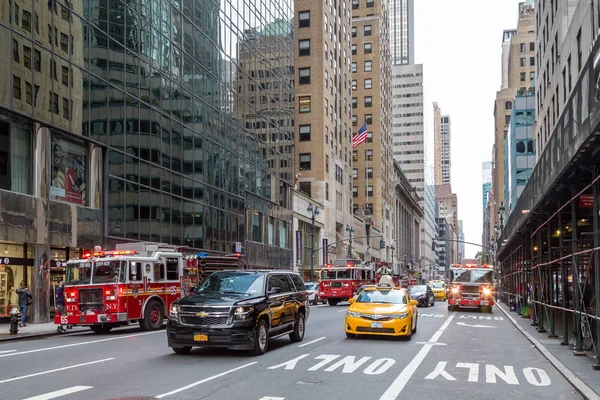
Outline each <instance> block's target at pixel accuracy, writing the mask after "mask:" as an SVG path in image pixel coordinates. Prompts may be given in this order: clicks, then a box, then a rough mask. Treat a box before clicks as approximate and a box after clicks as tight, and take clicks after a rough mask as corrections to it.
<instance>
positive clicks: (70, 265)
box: [65, 261, 92, 285]
mask: <svg viewBox="0 0 600 400" xmlns="http://www.w3.org/2000/svg"><path fill="white" fill-rule="evenodd" d="M91 278H92V263H91V262H81V261H76V262H67V277H66V279H65V285H81V284H89V283H91Z"/></svg>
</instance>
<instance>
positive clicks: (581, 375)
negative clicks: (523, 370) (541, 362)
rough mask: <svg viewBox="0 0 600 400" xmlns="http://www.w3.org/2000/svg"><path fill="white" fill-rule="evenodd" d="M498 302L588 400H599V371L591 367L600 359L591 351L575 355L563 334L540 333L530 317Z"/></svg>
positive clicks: (501, 308)
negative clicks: (556, 336)
mask: <svg viewBox="0 0 600 400" xmlns="http://www.w3.org/2000/svg"><path fill="white" fill-rule="evenodd" d="M495 305H496V306H497V307H498V308H499V309H500V310H501V311H502V312H503V313H504V314H505V315H506V316H507V317H508V319H509V320H510V321H511V322H512V323H513V324H514V325H515V326H516V327H517V329H519V330H520V331H521V333H523V335H525V337H527V339H528V340H529V341H530V342H531V343H532V344H533V345H534V346H535V347H536V348H537V349H538V350H539V351H540V352H541V353H542V355H543V356H544V357H546V359H548V361H550V363H551V364H552V365H554V367H555V368H556V369H557V370H558V372H560V373H561V374H562V375H563V376H564V377H565V378H566V379H567V380H568V381H569V382H570V383H571V384H572V385H573V386H574V387H575V388H576V389H577V391H578V392H579V393H580V394H581V395H582V396H583V397H584V398H585V399H586V400H592V399H593V400H596V399H598V400H600V379H599V378H600V371H595V370H594V369H593V368H592V365H594V364H595V363H597V360H595V359H593V358H592V356H591V355H588V356H574V355H573V349H571V348H570V346H563V345H561V341H562V338H561V337H558V338H549V337H548V334H549V333H548V332H546V333H540V332H538V331H537V330H536V327H535V326H531V321H532V320H531V319H529V318H522V317H521V316H519V315H518V314H517V313H516V312H510V311H509V308H508V307H507V306H506V304H504V303H496V304H495ZM588 354H589V353H588Z"/></svg>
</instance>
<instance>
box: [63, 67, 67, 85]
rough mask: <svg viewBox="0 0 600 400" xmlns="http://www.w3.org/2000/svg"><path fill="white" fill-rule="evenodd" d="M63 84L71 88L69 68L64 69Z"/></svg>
mask: <svg viewBox="0 0 600 400" xmlns="http://www.w3.org/2000/svg"><path fill="white" fill-rule="evenodd" d="M62 84H63V85H65V86H69V68H68V67H62Z"/></svg>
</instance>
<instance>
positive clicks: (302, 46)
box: [298, 39, 310, 57]
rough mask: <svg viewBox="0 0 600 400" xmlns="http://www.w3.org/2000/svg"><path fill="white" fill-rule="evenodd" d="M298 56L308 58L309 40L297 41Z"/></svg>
mask: <svg viewBox="0 0 600 400" xmlns="http://www.w3.org/2000/svg"><path fill="white" fill-rule="evenodd" d="M298 55H299V56H300V57H302V56H310V39H303V40H299V41H298Z"/></svg>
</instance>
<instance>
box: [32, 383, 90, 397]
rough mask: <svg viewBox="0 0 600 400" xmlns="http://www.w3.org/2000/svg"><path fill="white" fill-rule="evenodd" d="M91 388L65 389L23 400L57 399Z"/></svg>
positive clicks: (74, 387) (76, 387)
mask: <svg viewBox="0 0 600 400" xmlns="http://www.w3.org/2000/svg"><path fill="white" fill-rule="evenodd" d="M92 388H93V386H73V387H70V388H66V389H61V390H56V391H54V392H50V393H44V394H40V395H39V396H34V397H28V398H26V399H25V400H50V399H55V398H57V397H61V396H66V395H68V394H73V393H77V392H81V391H84V390H88V389H92Z"/></svg>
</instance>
